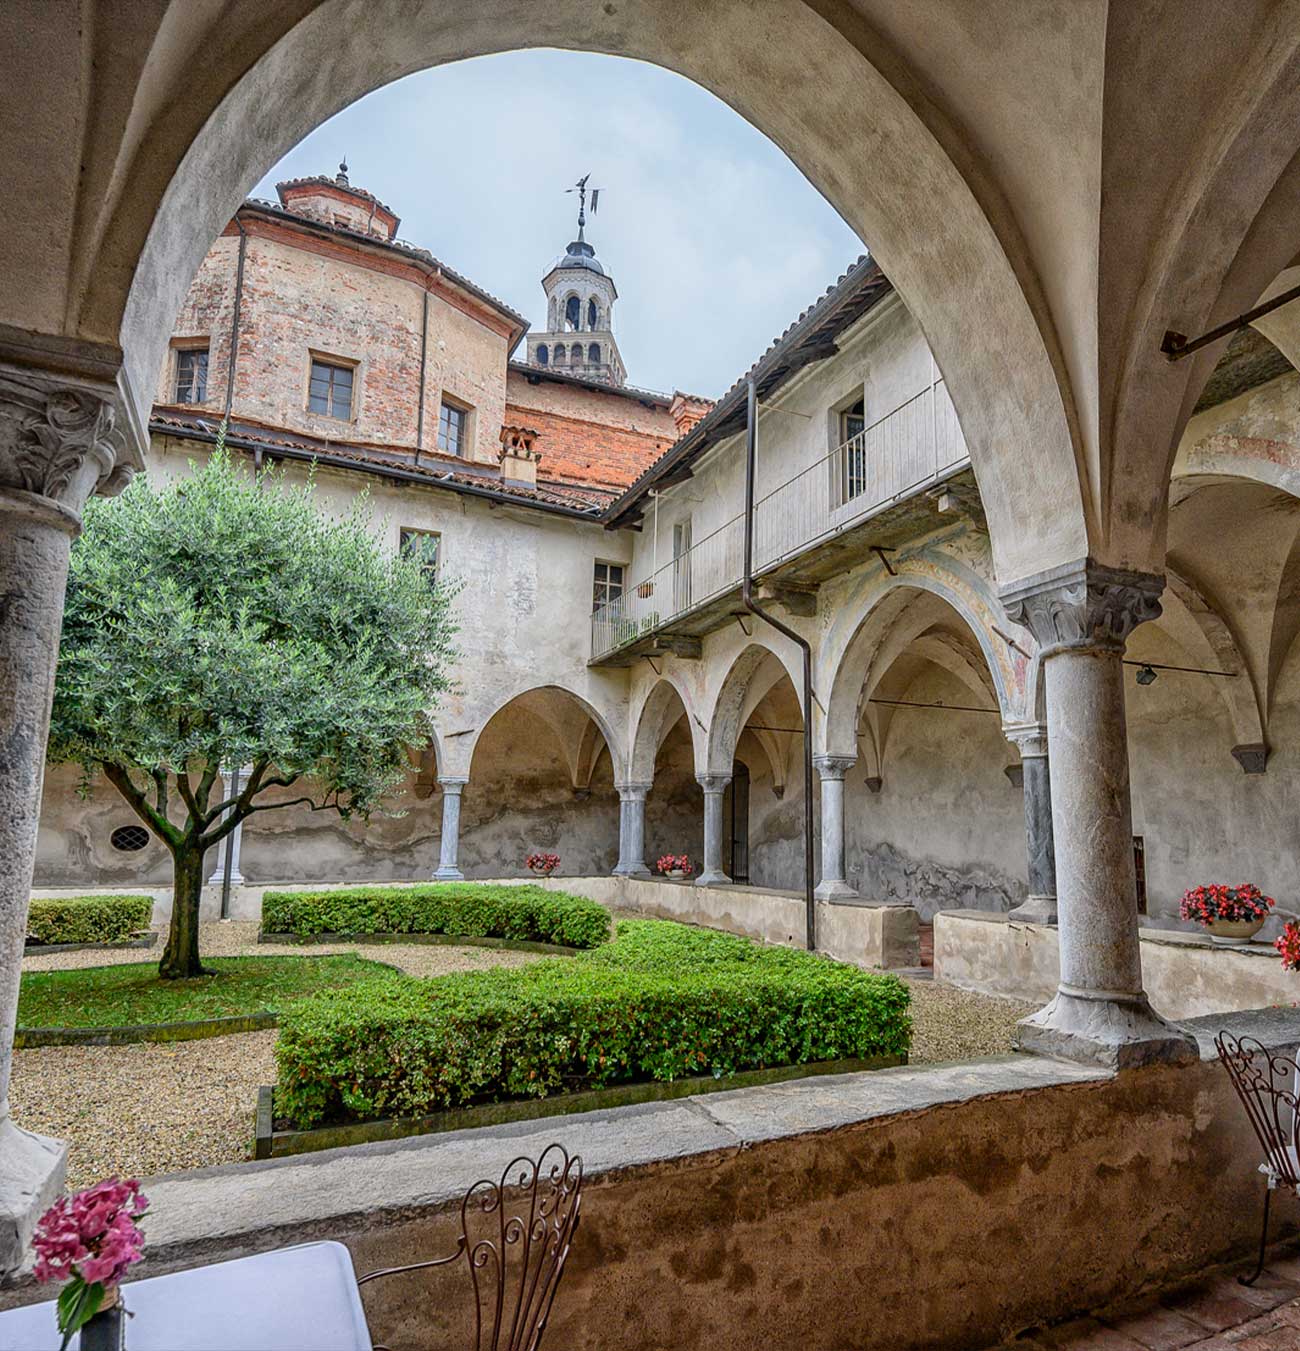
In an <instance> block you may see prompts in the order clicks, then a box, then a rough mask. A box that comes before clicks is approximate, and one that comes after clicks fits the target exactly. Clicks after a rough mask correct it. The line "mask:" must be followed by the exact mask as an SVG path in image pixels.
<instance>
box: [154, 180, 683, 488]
mask: <svg viewBox="0 0 1300 1351" xmlns="http://www.w3.org/2000/svg"><path fill="white" fill-rule="evenodd" d="M278 193H279V202H278V203H276V204H272V203H268V202H260V201H250V202H247V203H245V204H244V205H243V206H242V207H241V208H240V209H239V211H238V212H237V213H236V216H235V218H234V220H232V221H231V223H230V225H229V226H228V227H227V228H226V230H225V231H224V232H223V233H222V235H221V237H220V238H219V239H218V240H217V241H216V242H215V243H214V245H213V246H212V248H211V250H210V251H209V252H208V255H207V257H206V258H205V259H204V261H203V264H202V266H201V267H200V268H199V272H198V275H197V276H196V277H195V279H194V283H193V285H192V286H191V287H190V291H189V294H188V295H187V297H186V299H185V303H184V305H183V307H182V309H181V312H180V314H179V315H178V316H177V320H176V325H175V328H174V332H173V336H172V340H171V344H170V350H169V354H168V359H167V361H166V362H165V363H164V366H163V369H162V370H161V372H160V373H159V379H158V387H157V391H156V402H157V405H158V407H157V410H156V412H157V415H158V416H159V417H160V418H162V419H163V420H164V421H168V422H169V425H170V426H171V427H172V428H173V429H174V430H181V429H182V428H183V427H184V426H186V425H190V424H191V423H192V421H193V419H194V418H195V417H196V416H197V417H199V418H201V419H204V420H207V421H219V420H220V418H221V416H222V415H223V414H224V413H226V412H227V411H228V412H229V414H230V417H231V422H232V426H233V425H235V424H238V425H239V426H240V427H241V428H243V429H244V430H245V431H246V432H248V433H249V434H250V435H255V434H256V432H257V431H259V430H260V431H261V432H264V433H266V435H267V437H269V438H270V441H275V440H280V441H283V439H284V438H285V437H286V436H288V437H297V438H304V439H305V440H304V444H316V443H318V444H320V445H323V446H327V447H329V448H331V449H332V450H333V451H335V452H336V453H341V454H344V455H348V456H350V457H352V459H353V461H354V462H357V463H361V462H364V461H365V460H366V459H367V458H369V459H372V460H374V461H375V462H376V463H378V462H380V461H387V460H390V459H393V458H394V457H395V458H396V460H397V461H399V462H402V461H409V462H410V463H411V464H412V465H415V464H417V463H423V464H427V465H430V466H433V467H434V472H437V467H438V466H439V463H440V462H442V463H441V467H442V468H444V469H449V470H451V472H453V473H456V472H466V471H467V472H470V473H473V474H475V475H483V474H484V473H485V471H486V473H487V474H488V476H489V477H490V475H491V470H492V468H493V467H496V468H497V469H498V470H499V468H500V461H501V458H502V429H503V427H507V426H516V427H519V426H522V427H526V428H528V429H529V430H531V431H532V432H534V433H535V434H534V436H533V440H532V444H533V449H534V452H535V459H534V461H533V463H534V465H535V471H534V472H535V474H536V478H537V480H538V482H539V484H540V485H541V486H542V487H543V488H545V489H549V490H551V491H553V492H554V493H556V494H557V495H558V496H560V497H566V498H567V497H573V498H574V499H575V500H578V501H589V502H590V501H599V502H602V503H603V502H604V501H607V500H608V499H609V497H610V495H611V494H615V493H617V492H618V491H621V490H622V489H623V488H625V487H626V486H627V485H628V484H629V483H630V482H632V480H633V479H635V478H636V477H637V476H638V475H639V474H640V473H641V472H642V471H643V470H644V469H645V468H646V467H647V466H648V465H649V464H650V463H651V462H652V461H653V460H654V459H656V458H657V457H658V456H659V455H660V454H662V453H663V451H664V450H666V449H667V448H668V446H669V445H671V444H672V442H673V441H675V440H676V438H677V436H678V434H679V429H678V424H677V422H676V421H675V420H674V418H673V415H672V413H671V411H670V409H671V405H672V400H671V399H670V398H669V397H668V396H666V395H662V394H655V393H652V392H649V391H645V390H639V389H635V388H633V387H630V386H625V385H613V384H610V383H608V382H605V381H601V380H598V379H591V378H585V377H583V376H582V375H580V374H565V373H561V372H558V371H553V370H547V369H546V368H544V367H539V366H531V365H529V364H528V363H526V362H514V361H511V356H512V354H513V353H514V351H515V350H516V348H517V347H518V345H519V343H520V342H521V340H522V339H523V337H524V335H525V333H526V331H527V328H528V324H527V321H526V320H525V319H524V318H523V317H522V316H521V315H520V314H518V313H516V312H515V311H514V310H513V309H511V308H510V307H509V306H508V305H506V304H505V303H504V302H502V301H500V300H498V299H497V298H496V297H494V296H492V295H491V294H490V293H488V292H487V291H485V290H483V289H482V288H481V287H479V286H477V285H475V284H474V283H473V282H471V281H469V279H468V278H466V277H463V276H461V275H459V274H458V273H456V272H455V271H453V270H452V269H451V268H449V267H448V266H447V265H446V264H444V263H442V262H441V261H439V260H438V259H437V258H436V257H434V255H433V254H431V253H430V252H428V250H426V249H423V248H419V247H417V246H415V245H412V244H407V243H405V242H403V241H401V240H400V239H398V237H397V230H398V227H399V225H400V220H399V218H398V217H397V216H396V215H395V214H394V213H393V212H392V211H391V210H390V209H389V208H388V207H386V206H384V205H383V203H381V202H379V201H378V200H377V199H376V198H375V197H373V195H372V194H370V193H368V192H365V191H364V190H362V189H360V188H356V187H353V186H352V185H351V184H350V183H349V181H348V178H347V174H346V167H345V166H344V167H341V169H340V172H339V174H338V175H337V176H336V177H335V178H326V177H316V178H301V179H293V180H290V181H289V182H285V183H281V184H279V185H278ZM603 322H605V323H610V322H612V320H611V319H610V318H609V316H608V314H607V313H606V315H605V316H604V318H603ZM232 341H233V342H235V343H236V344H237V353H238V355H237V359H236V363H235V370H234V376H233V380H232V379H231V375H230V353H231V345H232ZM452 461H454V462H458V463H455V464H452V463H448V462H452ZM532 477H533V472H529V473H528V475H527V477H526V478H525V479H524V480H523V481H524V482H528V481H530V480H531V479H532ZM514 482H516V480H515V479H514V478H512V479H511V480H510V482H509V483H507V482H506V481H505V480H504V479H503V480H502V483H501V485H500V486H501V487H502V488H503V490H507V491H508V490H510V488H511V485H512V484H513V483H514Z"/></svg>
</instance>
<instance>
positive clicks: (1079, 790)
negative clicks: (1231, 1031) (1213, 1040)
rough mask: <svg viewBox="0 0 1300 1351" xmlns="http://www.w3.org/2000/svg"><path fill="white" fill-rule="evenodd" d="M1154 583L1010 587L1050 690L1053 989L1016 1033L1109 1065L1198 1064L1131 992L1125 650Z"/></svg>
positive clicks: (1130, 580)
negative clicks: (1056, 965) (1057, 965)
mask: <svg viewBox="0 0 1300 1351" xmlns="http://www.w3.org/2000/svg"><path fill="white" fill-rule="evenodd" d="M1163 586H1164V580H1163V578H1161V577H1155V576H1151V575H1149V574H1146V573H1135V572H1125V571H1121V570H1119V569H1113V568H1102V567H1099V566H1098V565H1096V564H1094V563H1092V562H1090V561H1089V562H1083V563H1079V564H1075V565H1066V566H1064V567H1061V568H1057V569H1053V570H1052V571H1051V572H1048V573H1044V574H1040V575H1039V576H1038V577H1035V578H1030V579H1029V580H1028V581H1026V582H1022V583H1019V584H1018V585H1016V586H1014V587H1010V588H1007V590H1006V591H1005V592H1004V593H1003V601H1004V603H1005V604H1006V608H1007V613H1008V614H1009V615H1010V616H1011V619H1012V620H1013V621H1014V622H1015V623H1018V624H1023V625H1024V626H1025V627H1026V628H1028V629H1030V630H1031V632H1032V633H1033V634H1034V637H1035V638H1036V639H1037V640H1038V643H1039V646H1040V648H1041V650H1042V652H1041V660H1042V662H1043V666H1044V672H1043V675H1044V679H1045V680H1046V682H1047V728H1048V740H1049V743H1050V745H1051V749H1052V754H1051V760H1050V768H1049V775H1050V779H1051V796H1052V826H1053V834H1054V837H1055V844H1056V864H1057V906H1058V911H1059V925H1060V949H1061V983H1060V986H1059V988H1058V990H1057V993H1056V997H1055V998H1054V999H1053V1000H1052V1002H1051V1003H1050V1004H1048V1005H1047V1007H1046V1008H1044V1009H1041V1010H1040V1011H1039V1012H1038V1013H1035V1014H1033V1015H1032V1016H1030V1017H1029V1018H1027V1019H1025V1021H1024V1022H1022V1023H1021V1024H1020V1028H1019V1031H1018V1034H1017V1039H1016V1040H1017V1045H1018V1047H1019V1048H1020V1049H1022V1050H1031V1051H1039V1052H1042V1053H1043V1054H1045V1055H1055V1056H1061V1057H1063V1058H1065V1059H1069V1060H1082V1061H1088V1062H1091V1063H1095V1064H1101V1065H1105V1066H1108V1067H1111V1068H1125V1067H1127V1066H1131V1065H1139V1064H1144V1063H1147V1062H1150V1061H1183V1060H1192V1059H1195V1058H1196V1055H1197V1052H1196V1045H1195V1042H1194V1041H1193V1040H1192V1038H1191V1037H1189V1036H1187V1035H1186V1034H1185V1033H1183V1032H1182V1031H1181V1030H1180V1029H1179V1028H1177V1027H1174V1026H1173V1025H1171V1024H1170V1023H1167V1022H1165V1020H1164V1019H1163V1018H1161V1017H1159V1016H1158V1015H1157V1014H1156V1013H1154V1012H1153V1011H1152V1009H1151V1006H1150V1005H1149V1003H1148V1002H1147V997H1146V994H1145V992H1144V990H1143V988H1142V957H1141V950H1140V947H1139V944H1138V917H1137V884H1136V880H1135V876H1134V871H1133V823H1132V813H1131V809H1130V803H1129V776H1128V742H1127V734H1126V730H1125V723H1124V668H1123V665H1122V658H1123V655H1124V644H1125V643H1126V642H1127V640H1128V636H1129V634H1130V633H1131V632H1132V631H1133V629H1134V628H1136V627H1137V625H1138V624H1140V623H1142V622H1144V621H1145V620H1149V619H1154V618H1156V616H1157V615H1159V613H1160V600H1159V597H1160V592H1161V590H1162V588H1163Z"/></svg>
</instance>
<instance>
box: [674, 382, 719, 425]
mask: <svg viewBox="0 0 1300 1351" xmlns="http://www.w3.org/2000/svg"><path fill="white" fill-rule="evenodd" d="M712 411H713V400H712V399H702V398H700V396H699V395H698V394H683V393H682V391H681V390H680V389H679V390H678V391H677V392H676V393H675V394H674V395H673V401H672V403H670V404H669V405H668V414H669V416H670V417H671V418H672V420H673V421H674V422H675V423H676V424H677V435H678V436H679V437H682V436H685V435H686V433H687V432H689V431H690V430H691V428H692V427H694V426H695V424H696V423H697V422H698V421H699V420H700V419H701V418H702V417H704V416H705V414H707V413H710V412H712Z"/></svg>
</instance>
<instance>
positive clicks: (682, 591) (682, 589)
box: [673, 516, 691, 614]
mask: <svg viewBox="0 0 1300 1351" xmlns="http://www.w3.org/2000/svg"><path fill="white" fill-rule="evenodd" d="M690 607H691V518H690V517H689V516H688V517H687V518H686V519H685V520H684V521H678V522H677V524H676V525H674V526H673V613H674V614H681V612H682V611H683V610H689V609H690Z"/></svg>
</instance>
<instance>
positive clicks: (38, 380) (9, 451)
mask: <svg viewBox="0 0 1300 1351" xmlns="http://www.w3.org/2000/svg"><path fill="white" fill-rule="evenodd" d="M115 399H116V390H115V388H114V386H113V385H112V384H111V383H110V382H108V381H102V380H98V379H93V380H92V379H82V378H77V377H71V378H65V377H56V376H54V375H52V374H49V373H47V372H43V371H33V370H31V369H29V368H26V367H23V366H20V365H17V364H10V363H8V362H6V361H4V360H3V359H2V357H0V1274H4V1273H6V1272H10V1271H13V1270H15V1269H16V1268H17V1267H18V1266H19V1265H20V1264H21V1263H22V1260H23V1257H24V1254H25V1249H26V1246H27V1242H28V1240H29V1239H30V1237H31V1232H32V1228H33V1226H34V1224H35V1222H36V1220H37V1218H38V1217H39V1216H40V1214H41V1212H42V1211H43V1210H45V1209H46V1207H47V1206H48V1205H49V1204H50V1202H51V1201H52V1200H53V1198H54V1196H55V1195H56V1194H57V1193H59V1192H60V1191H61V1190H62V1189H63V1176H64V1166H65V1162H66V1158H67V1147H66V1146H65V1145H64V1144H63V1143H62V1142H61V1141H58V1140H50V1139H47V1138H46V1137H44V1136H40V1135H34V1134H32V1133H31V1132H30V1131H25V1130H23V1129H22V1128H21V1127H19V1126H17V1125H15V1124H14V1122H13V1121H12V1120H11V1118H10V1116H9V1072H10V1068H11V1065H12V1057H13V1037H14V1018H15V1015H16V1013H17V1008H18V982H19V979H20V977H21V975H22V957H23V942H24V937H25V934H26V930H27V903H28V900H29V899H30V896H31V886H32V865H33V863H34V861H35V855H36V827H37V822H38V818H39V815H40V805H41V787H42V782H43V779H44V771H45V746H46V740H47V738H48V736H49V730H50V705H51V701H52V700H53V696H54V669H55V666H56V664H57V662H58V656H59V630H60V628H61V625H62V621H63V593H64V588H65V586H66V584H67V576H68V554H69V550H70V548H71V545H72V541H73V539H74V538H75V537H76V536H77V534H78V533H79V531H80V529H81V517H80V514H79V513H80V512H81V510H82V508H83V507H84V506H85V503H86V500H87V498H89V497H90V495H91V494H92V493H95V492H107V493H111V492H119V491H121V489H122V488H123V487H125V486H126V484H127V482H128V481H129V480H130V476H131V472H132V469H133V468H134V465H135V464H136V463H138V462H139V452H138V450H137V449H136V448H135V447H133V446H128V444H127V441H126V438H124V437H122V436H121V435H119V434H118V433H117V432H116V431H115V410H114V402H115Z"/></svg>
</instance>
